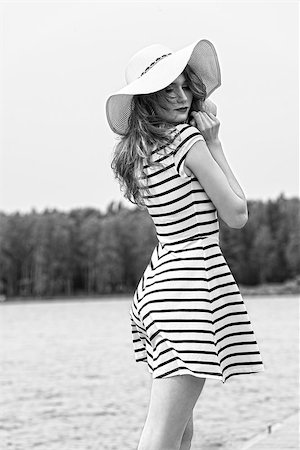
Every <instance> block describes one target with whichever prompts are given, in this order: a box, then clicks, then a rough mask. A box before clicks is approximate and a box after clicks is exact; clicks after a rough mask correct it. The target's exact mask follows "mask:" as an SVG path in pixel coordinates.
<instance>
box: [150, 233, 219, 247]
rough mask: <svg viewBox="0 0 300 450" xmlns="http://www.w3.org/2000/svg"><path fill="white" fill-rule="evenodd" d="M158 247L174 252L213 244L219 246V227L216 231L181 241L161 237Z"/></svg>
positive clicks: (188, 237) (184, 238)
mask: <svg viewBox="0 0 300 450" xmlns="http://www.w3.org/2000/svg"><path fill="white" fill-rule="evenodd" d="M157 238H158V247H159V248H161V249H165V250H169V251H172V252H176V251H182V250H188V249H193V248H199V247H203V246H206V245H209V244H212V243H217V244H219V227H218V228H216V229H215V230H212V231H209V232H206V233H202V234H199V233H198V234H196V235H193V236H187V237H182V238H181V239H178V238H177V239H174V238H172V239H171V238H170V237H169V238H168V237H166V236H163V237H161V236H159V235H157Z"/></svg>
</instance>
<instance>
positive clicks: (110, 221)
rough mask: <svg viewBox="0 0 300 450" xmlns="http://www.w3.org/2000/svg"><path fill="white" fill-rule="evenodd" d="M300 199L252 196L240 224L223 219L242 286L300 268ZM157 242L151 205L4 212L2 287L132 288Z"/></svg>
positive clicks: (287, 276) (0, 222)
mask: <svg viewBox="0 0 300 450" xmlns="http://www.w3.org/2000/svg"><path fill="white" fill-rule="evenodd" d="M299 202H300V200H299V199H298V198H285V196H284V195H283V194H281V195H280V196H279V197H278V198H277V199H275V200H268V201H265V202H264V201H260V200H250V201H248V209H249V220H248V223H247V224H246V226H245V227H244V228H242V229H240V230H237V229H231V228H229V227H228V226H227V225H226V224H225V223H224V222H223V221H222V220H221V219H220V245H221V248H222V251H223V254H224V256H225V258H226V260H227V262H228V265H229V267H230V269H231V271H232V273H233V275H234V277H235V279H236V281H237V282H238V283H240V284H243V285H248V286H255V285H259V284H261V283H268V282H270V283H271V282H272V283H274V282H284V281H287V280H291V279H295V278H297V277H299V275H300V248H299V245H300V239H299V237H300V236H299V235H300V223H299V222H300V221H299ZM156 243H157V239H156V234H155V229H154V226H153V223H152V220H151V218H150V217H149V215H148V214H147V212H146V211H144V210H142V209H140V208H134V209H132V208H127V207H125V206H123V204H122V203H111V204H110V205H109V207H108V208H107V210H106V211H105V212H101V211H99V210H97V209H93V208H79V209H73V210H71V211H70V212H62V211H58V210H56V209H53V210H49V209H46V210H44V211H43V212H42V213H37V212H36V211H35V210H32V211H31V212H30V213H23V214H21V213H18V212H17V213H13V214H6V213H3V212H2V213H0V294H2V295H5V296H7V297H19V296H24V297H52V296H64V295H67V296H73V295H87V296H88V295H101V294H108V293H132V291H133V290H134V288H135V287H136V285H137V283H138V281H139V279H140V277H141V275H142V273H143V271H144V269H145V267H146V265H147V263H148V261H149V258H150V256H151V253H152V251H153V248H154V246H155V245H156Z"/></svg>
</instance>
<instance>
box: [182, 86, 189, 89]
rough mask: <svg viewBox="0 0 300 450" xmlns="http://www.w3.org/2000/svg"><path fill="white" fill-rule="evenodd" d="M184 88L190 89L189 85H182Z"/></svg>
mask: <svg viewBox="0 0 300 450" xmlns="http://www.w3.org/2000/svg"><path fill="white" fill-rule="evenodd" d="M182 89H190V87H189V85H186V86H182Z"/></svg>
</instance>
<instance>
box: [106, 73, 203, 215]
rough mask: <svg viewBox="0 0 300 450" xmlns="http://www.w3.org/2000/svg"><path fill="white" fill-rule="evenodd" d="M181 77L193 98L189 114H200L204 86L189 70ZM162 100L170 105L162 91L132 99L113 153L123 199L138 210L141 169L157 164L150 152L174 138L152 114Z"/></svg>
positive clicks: (168, 126) (143, 182) (143, 179)
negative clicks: (124, 130)
mask: <svg viewBox="0 0 300 450" xmlns="http://www.w3.org/2000/svg"><path fill="white" fill-rule="evenodd" d="M183 74H184V76H185V79H186V82H187V84H188V87H189V89H190V90H191V92H192V94H193V101H192V105H191V111H193V110H197V111H199V110H202V105H203V102H204V101H205V99H206V87H205V85H204V83H203V82H202V80H201V79H200V78H199V77H198V76H197V75H196V74H195V72H194V71H193V70H192V69H191V68H190V67H189V66H186V68H185V69H184V71H183ZM166 100H167V101H172V99H171V97H170V98H169V96H168V94H167V93H166V92H165V89H162V90H161V91H158V92H154V93H151V94H143V95H135V96H133V98H132V105H131V114H130V117H129V121H128V128H127V131H126V134H125V135H124V136H121V137H120V140H119V142H118V143H117V145H116V147H115V150H114V155H113V160H112V164H111V167H112V170H113V172H114V174H115V177H116V178H117V180H118V181H119V183H120V187H121V190H122V191H123V192H124V196H125V198H127V199H128V200H129V201H131V202H132V203H134V204H136V205H138V206H141V207H143V206H144V200H143V197H144V194H145V192H147V191H148V189H147V175H146V174H145V172H144V170H143V167H144V165H146V164H147V165H149V166H152V165H154V164H157V163H154V162H153V161H151V155H152V153H153V151H155V150H158V149H163V148H164V147H167V146H169V145H171V144H172V142H173V141H174V139H175V138H176V136H177V133H176V129H175V126H174V124H171V123H166V122H165V121H162V119H160V118H159V117H158V116H157V115H156V114H155V112H154V110H155V108H154V105H155V104H159V105H160V106H161V107H162V108H163V107H164V106H163V102H164V101H166Z"/></svg>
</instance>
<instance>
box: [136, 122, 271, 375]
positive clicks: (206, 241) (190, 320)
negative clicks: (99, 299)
mask: <svg viewBox="0 0 300 450" xmlns="http://www.w3.org/2000/svg"><path fill="white" fill-rule="evenodd" d="M176 129H177V132H178V136H177V137H176V139H175V141H174V142H173V144H171V145H170V146H169V147H167V148H164V149H162V150H157V151H155V152H153V155H152V157H153V161H155V162H157V163H158V164H154V165H152V164H151V165H150V166H148V165H145V166H144V170H145V171H146V173H147V178H148V187H149V192H147V194H145V203H146V206H147V210H148V212H149V214H150V215H151V217H152V219H153V221H154V224H155V227H156V233H157V238H158V244H157V246H156V247H155V248H154V251H153V253H152V256H151V259H150V262H149V264H148V266H147V267H146V269H145V272H144V274H143V276H142V278H141V279H140V281H139V283H138V286H137V288H136V291H135V293H134V297H133V301H132V303H131V306H130V311H129V313H130V319H131V326H132V337H133V347H134V354H135V359H136V361H138V362H139V361H143V362H146V363H147V367H148V370H149V372H150V373H152V376H153V378H165V377H171V376H175V375H185V374H187V375H193V376H196V377H201V378H213V379H219V380H222V382H223V383H225V381H226V380H227V379H228V378H230V377H232V376H233V375H238V374H242V373H247V374H249V373H254V372H260V371H263V370H264V367H263V363H262V359H261V355H260V352H259V349H258V345H257V342H256V340H255V336H254V333H253V330H252V326H251V322H250V319H249V316H248V313H247V310H246V307H245V304H244V302H243V299H242V297H241V294H240V292H239V289H238V286H237V284H236V282H235V279H234V277H233V275H232V273H231V271H230V269H229V267H228V265H227V263H226V260H225V259H224V256H223V254H222V251H221V249H220V247H219V222H218V217H217V211H216V208H215V206H214V204H213V203H212V201H211V200H210V198H209V197H208V195H207V194H206V192H205V191H204V189H203V188H202V187H201V185H200V183H199V181H198V180H197V178H195V177H194V176H190V177H189V176H187V175H186V173H185V171H184V168H183V166H184V160H185V157H186V154H187V152H188V151H189V149H190V148H191V147H192V145H193V144H194V143H195V142H196V141H199V140H203V137H202V136H201V134H200V133H199V131H198V130H197V129H196V128H195V127H192V126H190V125H187V124H180V125H177V126H176Z"/></svg>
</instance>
